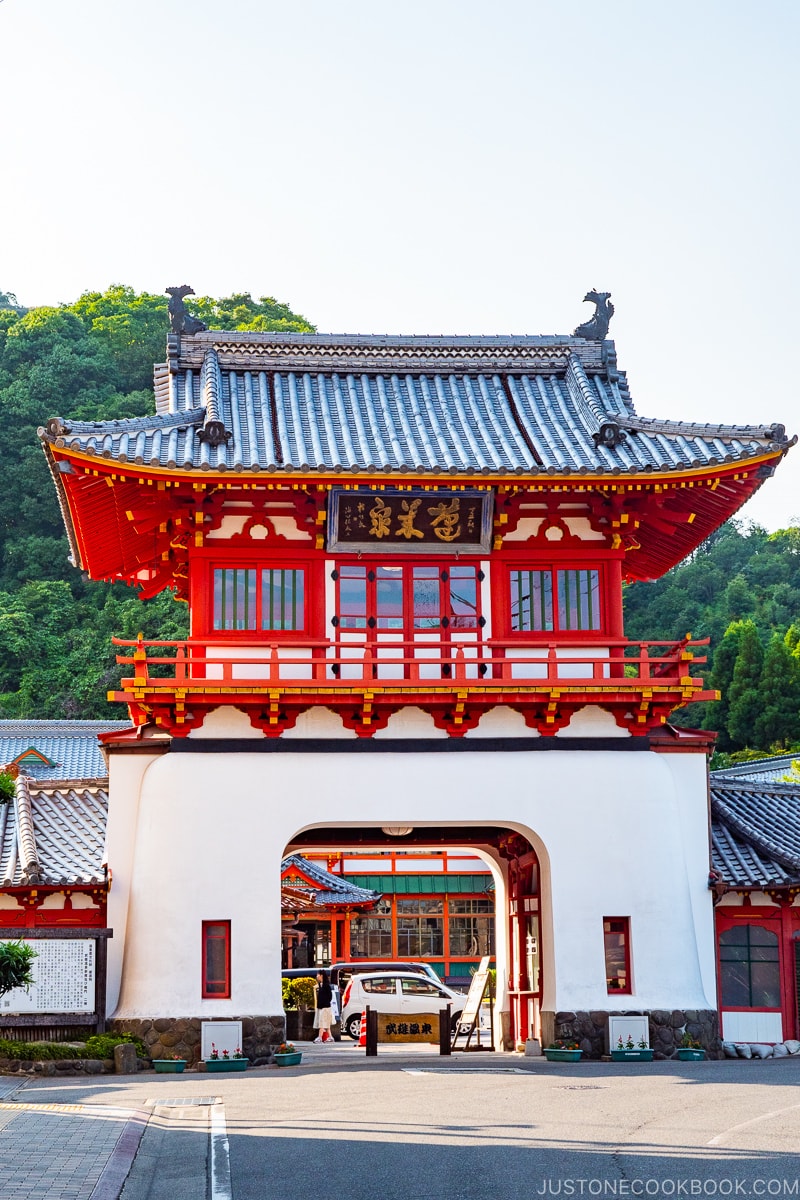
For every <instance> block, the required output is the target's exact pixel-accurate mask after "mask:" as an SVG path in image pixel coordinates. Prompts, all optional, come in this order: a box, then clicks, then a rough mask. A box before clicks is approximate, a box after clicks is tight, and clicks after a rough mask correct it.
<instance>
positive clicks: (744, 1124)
mask: <svg viewBox="0 0 800 1200" xmlns="http://www.w3.org/2000/svg"><path fill="white" fill-rule="evenodd" d="M796 1108H800V1104H790V1105H789V1107H788V1108H776V1109H773V1111H772V1112H768V1113H762V1114H761V1116H760V1117H753V1118H752V1119H751V1120H749V1121H742V1123H741V1125H731V1127H730V1129H724V1130H723V1131H722V1133H718V1134H717V1136H716V1137H713V1138H712V1139H711V1141H710V1142H706V1145H707V1146H717V1145H719V1143H720V1142H721V1141H722V1139H723V1138H726V1137H727V1136H728V1134H729V1133H737V1132H738V1130H740V1129H747V1127H748V1125H757V1124H758V1123H759V1121H769V1120H770V1118H771V1117H780V1116H782V1114H783V1113H788V1112H793V1111H794V1109H796Z"/></svg>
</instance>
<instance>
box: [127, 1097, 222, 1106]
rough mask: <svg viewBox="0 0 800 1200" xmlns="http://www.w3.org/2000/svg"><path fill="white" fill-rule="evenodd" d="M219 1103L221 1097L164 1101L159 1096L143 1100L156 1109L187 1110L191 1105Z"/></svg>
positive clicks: (183, 1098)
mask: <svg viewBox="0 0 800 1200" xmlns="http://www.w3.org/2000/svg"><path fill="white" fill-rule="evenodd" d="M221 1103H222V1097H221V1096H171V1097H169V1098H168V1099H166V1100H162V1099H161V1097H160V1096H159V1097H158V1098H157V1099H150V1100H145V1104H152V1105H154V1106H155V1107H156V1108H188V1107H189V1106H190V1105H191V1104H221Z"/></svg>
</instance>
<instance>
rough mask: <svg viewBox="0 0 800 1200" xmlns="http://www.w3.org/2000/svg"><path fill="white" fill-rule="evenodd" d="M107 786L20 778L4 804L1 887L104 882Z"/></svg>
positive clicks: (1, 809) (1, 812)
mask: <svg viewBox="0 0 800 1200" xmlns="http://www.w3.org/2000/svg"><path fill="white" fill-rule="evenodd" d="M105 782H106V781H105V780H103V779H82V780H78V779H74V780H64V781H62V782H60V783H56V782H54V781H48V782H47V783H41V782H37V781H36V780H33V779H30V778H29V777H27V776H25V775H20V776H18V778H17V780H16V783H15V788H14V799H13V800H11V801H9V802H8V803H7V804H1V805H0V887H9V886H11V887H14V886H20V885H31V884H38V885H59V884H73V885H75V884H80V883H104V882H105V880H106V872H105V868H104V866H103V847H104V842H105V833H106V819H107V816H108V792H107V790H106V786H105Z"/></svg>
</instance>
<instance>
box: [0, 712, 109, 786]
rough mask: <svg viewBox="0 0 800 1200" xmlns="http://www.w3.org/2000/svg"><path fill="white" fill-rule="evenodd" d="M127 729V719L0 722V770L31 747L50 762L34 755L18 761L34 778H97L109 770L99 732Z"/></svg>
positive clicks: (21, 767) (22, 768) (25, 771)
mask: <svg viewBox="0 0 800 1200" xmlns="http://www.w3.org/2000/svg"><path fill="white" fill-rule="evenodd" d="M128 728H130V721H0V769H2V768H3V767H5V766H8V765H9V763H12V762H14V761H15V760H17V759H19V757H20V755H24V754H25V751H26V750H30V749H34V750H38V751H39V753H40V754H43V755H44V756H45V758H47V759H49V760H50V762H51V763H52V764H53V765H52V766H48V764H47V763H45V762H42V761H41V759H38V758H36V757H34V756H33V755H31V756H30V757H28V758H26V759H25V760H24V762H20V763H19V768H20V770H21V771H22V772H23V773H24V774H26V775H29V776H31V777H32V778H34V779H38V780H43V779H96V778H100V777H102V776H105V775H107V774H108V769H107V767H106V763H105V759H104V758H103V755H102V754H101V752H100V746H99V743H98V741H97V736H98V734H100V733H106V732H109V731H111V730H114V729H128Z"/></svg>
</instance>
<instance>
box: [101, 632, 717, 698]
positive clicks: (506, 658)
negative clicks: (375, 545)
mask: <svg viewBox="0 0 800 1200" xmlns="http://www.w3.org/2000/svg"><path fill="white" fill-rule="evenodd" d="M113 641H114V644H115V645H116V646H120V647H126V648H128V649H129V650H132V653H129V654H120V655H118V656H117V662H118V663H121V664H123V665H129V666H132V667H133V673H132V675H130V676H128V677H126V678H124V679H123V680H122V688H123V689H124V690H125V691H126V692H130V691H132V692H142V691H148V692H155V693H159V692H164V693H166V692H170V691H174V690H181V691H183V690H186V691H189V692H198V691H204V690H214V691H215V692H219V691H221V690H222V691H229V690H231V691H235V692H242V691H245V692H246V691H248V690H252V689H256V690H259V691H260V690H262V689H267V688H274V687H278V688H281V689H285V688H289V689H292V690H294V689H297V688H300V689H303V688H306V689H307V688H313V689H314V690H315V691H316V690H317V689H319V690H323V691H324V690H330V691H341V690H342V689H343V688H347V689H360V688H367V689H369V688H375V687H379V688H382V689H388V690H392V691H398V692H403V691H414V692H419V691H428V690H430V691H438V690H441V689H450V690H452V688H453V686H454V685H466V686H468V687H469V688H470V689H477V690H482V689H487V690H492V691H497V690H500V691H506V690H508V691H514V690H518V689H521V690H524V691H527V690H530V689H531V688H533V689H536V690H539V689H542V690H549V689H558V690H559V691H569V690H581V691H589V692H592V693H595V692H597V693H603V692H620V691H627V692H637V691H640V690H642V689H646V688H653V687H656V688H659V689H662V688H666V689H669V688H677V689H686V688H691V689H692V690H695V689H696V690H697V691H700V690H701V689H702V686H703V681H702V679H700V678H697V677H696V676H692V675H691V668H692V667H693V666H694V665H696V664H699V663H704V662H705V661H706V659H705V657H701V658H698V657H696V656H695V655H694V653H693V648H694V647H698V646H705V645H707V644H708V639H707V638H705V639H702V640H695V641H693V640H691V639H690V638H688V637H687V638H683V639H682V640H681V641H679V642H663V641H654V642H632V641H628V640H627V639H624V638H604V639H603V641H602V644H589V643H587V642H586V641H582V642H578V641H574V642H570V641H565V640H563V639H559V640H558V641H550V642H541V641H537V642H533V641H531V642H520V641H518V640H515V641H513V642H512V641H497V640H488V641H483V642H481V641H466V640H464V641H458V642H456V641H455V640H449V641H443V640H439V639H435V640H431V641H428V640H424V638H423V637H420V638H419V639H417V640H414V641H403V640H396V641H395V640H386V641H382V640H366V639H365V640H361V641H358V640H349V639H339V640H335V641H312V640H308V639H305V640H297V641H280V642H278V641H275V642H273V643H271V644H268V645H265V644H264V641H263V640H261V641H259V640H256V639H252V640H251V639H242V640H239V639H237V641H236V643H235V644H231V643H228V644H224V642H223V640H222V639H221V638H219V639H217V640H216V641H215V640H214V638H213V637H205V638H187V639H186V640H184V641H180V642H171V641H145V640H144V639H143V638H141V637H140V638H137V639H136V640H135V641H129V640H125V639H121V638H114V639H113ZM120 698H121V697H120Z"/></svg>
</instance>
